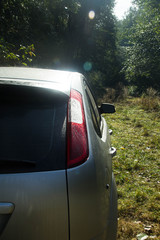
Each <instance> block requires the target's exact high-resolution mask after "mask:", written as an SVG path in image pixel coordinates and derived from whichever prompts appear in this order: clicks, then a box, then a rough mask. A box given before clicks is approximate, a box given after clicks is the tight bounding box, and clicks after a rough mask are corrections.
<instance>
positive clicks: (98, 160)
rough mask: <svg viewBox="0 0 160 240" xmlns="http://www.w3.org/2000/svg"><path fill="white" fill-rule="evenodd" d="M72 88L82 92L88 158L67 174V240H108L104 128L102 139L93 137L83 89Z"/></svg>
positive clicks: (108, 161)
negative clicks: (68, 233) (68, 220)
mask: <svg viewBox="0 0 160 240" xmlns="http://www.w3.org/2000/svg"><path fill="white" fill-rule="evenodd" d="M81 83H82V82H81ZM81 83H79V84H81ZM72 87H74V88H75V89H77V90H79V91H82V95H83V98H84V108H85V114H86V119H87V132H88V142H89V158H88V160H87V161H86V162H85V163H84V164H83V165H81V166H79V167H76V168H73V169H68V170H67V180H68V195H69V206H70V208H69V211H70V239H71V240H74V239H76V240H80V239H83V237H84V236H85V239H102V240H103V239H108V238H107V234H108V232H107V231H108V229H107V225H108V217H109V204H110V203H109V199H110V189H109V187H108V188H107V186H110V185H111V181H112V159H111V155H110V153H109V148H110V144H109V143H110V135H109V131H108V126H107V124H106V122H105V120H104V119H103V118H102V125H103V129H102V136H101V137H100V136H98V135H97V133H96V132H95V130H94V126H93V123H92V120H91V115H90V110H89V106H88V104H87V96H86V94H85V91H84V89H83V87H82V86H78V81H76V84H74V83H73V85H72Z"/></svg>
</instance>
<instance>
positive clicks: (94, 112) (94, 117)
mask: <svg viewBox="0 0 160 240" xmlns="http://www.w3.org/2000/svg"><path fill="white" fill-rule="evenodd" d="M86 93H87V97H88V101H89V107H90V111H91V116H92V121H93V125H94V128H95V130H96V132H97V134H98V135H100V136H101V132H100V121H101V118H100V115H99V111H98V108H97V105H96V102H95V100H94V98H93V95H92V93H91V91H90V89H89V87H88V86H86Z"/></svg>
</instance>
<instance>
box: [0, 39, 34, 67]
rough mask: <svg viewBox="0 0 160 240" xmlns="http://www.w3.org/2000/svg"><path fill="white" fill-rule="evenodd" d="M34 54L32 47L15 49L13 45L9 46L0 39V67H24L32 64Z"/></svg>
mask: <svg viewBox="0 0 160 240" xmlns="http://www.w3.org/2000/svg"><path fill="white" fill-rule="evenodd" d="M33 57H35V53H34V45H33V44H32V45H30V46H27V47H26V46H22V45H21V46H20V47H19V48H18V49H16V47H15V45H13V44H9V43H7V42H5V41H4V39H3V38H1V39H0V65H2V66H15V65H24V66H27V65H29V64H30V63H31V62H32V59H33Z"/></svg>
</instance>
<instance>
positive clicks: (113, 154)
mask: <svg viewBox="0 0 160 240" xmlns="http://www.w3.org/2000/svg"><path fill="white" fill-rule="evenodd" d="M116 152H117V150H116V148H114V147H111V148H110V149H109V153H110V154H111V156H112V157H114V156H115V155H116Z"/></svg>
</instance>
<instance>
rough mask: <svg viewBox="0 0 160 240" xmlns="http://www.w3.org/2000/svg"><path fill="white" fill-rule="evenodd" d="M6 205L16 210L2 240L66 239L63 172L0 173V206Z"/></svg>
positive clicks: (66, 225) (67, 232) (66, 203)
mask: <svg viewBox="0 0 160 240" xmlns="http://www.w3.org/2000/svg"><path fill="white" fill-rule="evenodd" d="M8 202H9V203H12V204H14V207H15V208H14V210H13V213H12V215H11V216H10V219H9V220H8V223H7V225H6V226H5V228H4V229H3V232H2V235H0V239H1V240H6V239H7V240H13V239H15V240H22V239H23V240H28V239H47V240H53V239H68V237H69V231H68V228H69V225H68V202H67V186H66V173H65V170H64V171H54V172H53V171H50V172H37V173H18V174H0V203H8ZM2 214H3V213H2ZM2 214H1V213H0V215H2Z"/></svg>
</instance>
